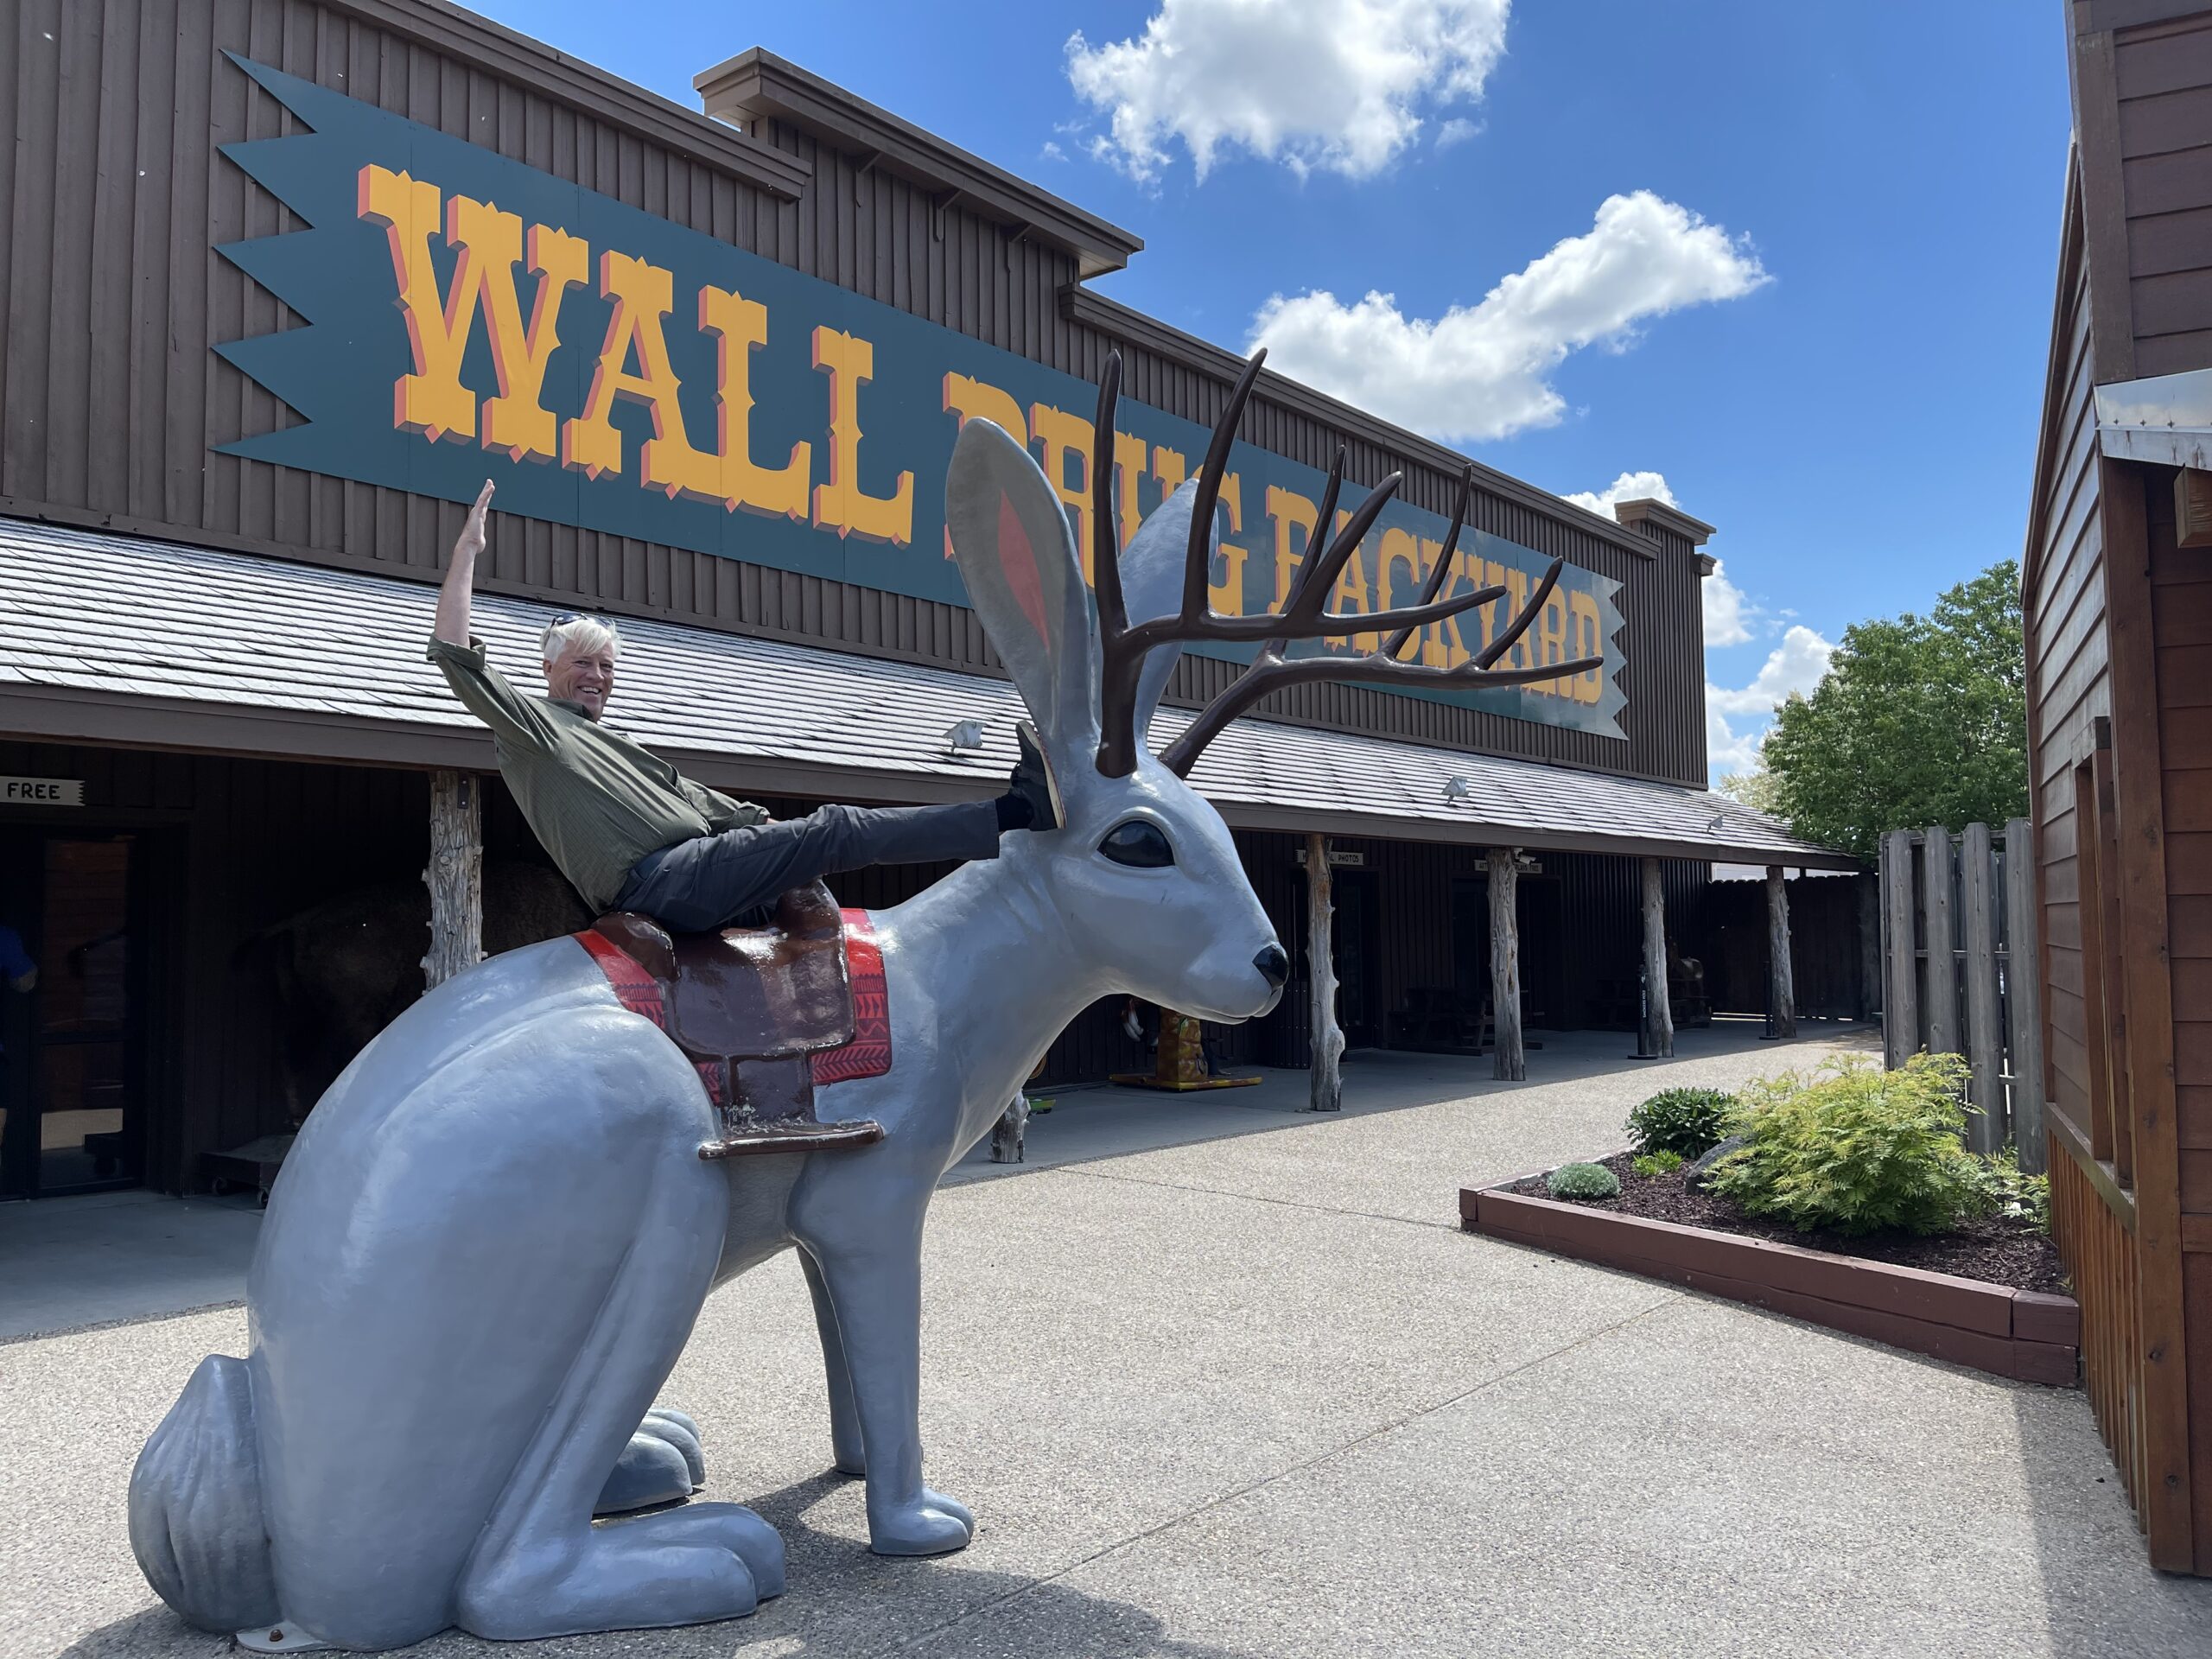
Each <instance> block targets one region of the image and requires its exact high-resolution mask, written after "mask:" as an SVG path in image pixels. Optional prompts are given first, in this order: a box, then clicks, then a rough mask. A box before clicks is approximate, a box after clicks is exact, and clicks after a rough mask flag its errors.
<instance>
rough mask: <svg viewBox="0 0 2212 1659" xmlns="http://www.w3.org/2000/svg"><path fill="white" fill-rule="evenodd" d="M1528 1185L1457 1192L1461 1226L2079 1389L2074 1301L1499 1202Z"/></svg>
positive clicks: (1592, 1212)
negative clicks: (1515, 1189) (1519, 1187)
mask: <svg viewBox="0 0 2212 1659" xmlns="http://www.w3.org/2000/svg"><path fill="white" fill-rule="evenodd" d="M1527 1179H1529V1176H1526V1175H1516V1176H1513V1177H1511V1178H1510V1179H1507V1180H1504V1181H1501V1182H1499V1183H1497V1185H1492V1186H1481V1187H1474V1186H1467V1187H1462V1188H1460V1189H1459V1223H1460V1225H1461V1226H1462V1227H1464V1228H1465V1230H1467V1231H1469V1232H1471V1233H1484V1234H1486V1235H1488V1236H1491V1237H1492V1238H1498V1239H1503V1240H1505V1241H1506V1242H1507V1243H1514V1244H1528V1245H1533V1246H1535V1248H1536V1249H1544V1250H1549V1251H1551V1252H1553V1253H1554V1255H1571V1256H1574V1257H1576V1258H1577V1259H1579V1260H1580V1261H1584V1262H1595V1263H1596V1264H1598V1265H1599V1266H1600V1267H1608V1268H1621V1269H1623V1270H1624V1271H1625V1272H1629V1273H1639V1274H1643V1275H1645V1276H1646V1277H1647V1278H1652V1279H1664V1280H1668V1281H1671V1282H1672V1283H1675V1284H1678V1285H1687V1286H1688V1287H1690V1288H1692V1289H1694V1290H1702V1291H1705V1292H1707V1293H1708V1294H1712V1295H1714V1296H1726V1297H1727V1298H1729V1299H1730V1300H1733V1301H1738V1302H1749V1303H1751V1304H1752V1305H1753V1306H1758V1307H1764V1308H1770V1309H1772V1310H1773V1311H1774V1312H1775V1313H1787V1314H1789V1316H1790V1317H1791V1318H1793V1319H1804V1320H1806V1321H1808V1323H1810V1324H1813V1325H1826V1326H1827V1327H1828V1328H1829V1329H1830V1330H1832V1331H1843V1332H1849V1333H1850V1334H1852V1335H1853V1336H1859V1337H1872V1338H1874V1339H1875V1340H1876V1341H1878V1342H1886V1343H1888V1344H1891V1346H1892V1347H1897V1348H1904V1349H1909V1350H1910V1351H1912V1352H1914V1353H1917V1354H1928V1355H1930V1356H1932V1357H1935V1358H1937V1359H1946V1360H1949V1361H1951V1362H1952V1363H1954V1364H1958V1365H1970V1366H1973V1367H1974V1369H1976V1370H1984V1371H1993V1372H1995V1373H1996V1374H1997V1375H1998V1376H2009V1377H2013V1378H2016V1379H2018V1381H2021V1382H2024V1383H2050V1384H2052V1385H2054V1386H2056V1387H2058V1388H2063V1389H2070V1388H2074V1387H2075V1386H2076V1385H2077V1376H2078V1372H2079V1369H2080V1368H2079V1363H2078V1358H2079V1354H2080V1349H2081V1340H2082V1310H2081V1307H2080V1306H2079V1305H2078V1304H2077V1303H2076V1302H2075V1300H2074V1299H2073V1298H2072V1297H2070V1296H2047V1295H2043V1294H2038V1293H2037V1292H2035V1291H2031V1290H2014V1289H2013V1288H2012V1287H2010V1286H2009V1285H1992V1284H1985V1283H1983V1282H1982V1281H1980V1280H1978V1279H1961V1278H1958V1277H1956V1276H1955V1275H1953V1274H1947V1273H1926V1272H1923V1271H1922V1270H1921V1269H1920V1268H1900V1267H1895V1266H1892V1265H1891V1263H1889V1262H1867V1261H1862V1260H1860V1259H1859V1258H1858V1257H1856V1256H1849V1255H1832V1254H1830V1253H1829V1252H1827V1251H1826V1250H1808V1249H1804V1248H1803V1247H1802V1246H1801V1245H1796V1244H1777V1243H1770V1242H1769V1241H1768V1240H1766V1239H1763V1238H1744V1237H1739V1236H1736V1235H1734V1234H1732V1233H1720V1232H1714V1231H1713V1230H1710V1229H1707V1228H1704V1227H1685V1226H1682V1225H1681V1224H1678V1223H1675V1222H1670V1221H1648V1220H1646V1219H1644V1218H1643V1217H1640V1216H1624V1215H1622V1214H1619V1213H1618V1211H1610V1210H1597V1209H1592V1207H1590V1206H1589V1205H1580V1204H1567V1203H1564V1202H1562V1201H1560V1200H1559V1199H1557V1198H1530V1197H1528V1196H1526V1195H1524V1194H1522V1193H1517V1192H1507V1191H1505V1190H1504V1189H1506V1188H1507V1187H1511V1186H1517V1185H1520V1183H1522V1181H1525V1180H1527Z"/></svg>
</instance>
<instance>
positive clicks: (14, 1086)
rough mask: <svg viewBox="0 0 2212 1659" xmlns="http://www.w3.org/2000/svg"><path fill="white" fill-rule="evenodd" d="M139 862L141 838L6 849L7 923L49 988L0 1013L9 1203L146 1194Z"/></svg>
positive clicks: (56, 841)
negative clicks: (119, 1192) (142, 1182)
mask: <svg viewBox="0 0 2212 1659" xmlns="http://www.w3.org/2000/svg"><path fill="white" fill-rule="evenodd" d="M136 851H137V847H136V844H135V842H134V840H133V838H132V837H131V836H77V835H67V836H64V835H41V834H39V833H37V832H36V831H22V830H19V831H12V832H8V833H6V834H5V836H4V840H3V841H0V868H4V871H5V875H4V878H0V923H4V924H5V925H8V926H10V927H13V928H14V929H15V930H16V931H17V932H18V933H19V934H21V935H22V941H23V944H24V947H25V949H26V950H28V952H29V956H30V958H31V961H32V962H33V963H34V964H35V966H36V969H37V975H38V977H37V982H36V984H35V986H34V988H32V989H31V991H30V992H29V995H14V994H12V993H10V994H8V995H7V999H6V1001H5V1002H4V1003H0V1048H3V1049H4V1053H3V1054H0V1195H4V1196H7V1197H10V1198H37V1197H48V1196H51V1195H54V1194H56V1193H61V1192H91V1191H97V1190H99V1189H102V1188H106V1187H118V1186H135V1185H137V1183H138V1181H139V1179H141V1176H142V1174H143V1168H144V1149H145V1122H144V1086H143V1079H144V1065H143V1045H142V1043H141V1039H140V1033H141V1030H142V1027H143V1020H141V1018H140V1013H141V1005H142V1003H143V1000H144V999H143V993H142V990H141V982H142V978H143V967H144V963H143V958H144V956H145V951H144V949H143V943H144V940H143V928H142V927H141V925H140V924H139V915H140V911H141V908H142V899H141V895H140V891H139V889H140V887H141V885H142V884H141V883H140V882H139V881H138V880H137V869H136V865H137V859H136V857H135V856H134V855H135V853H136Z"/></svg>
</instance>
